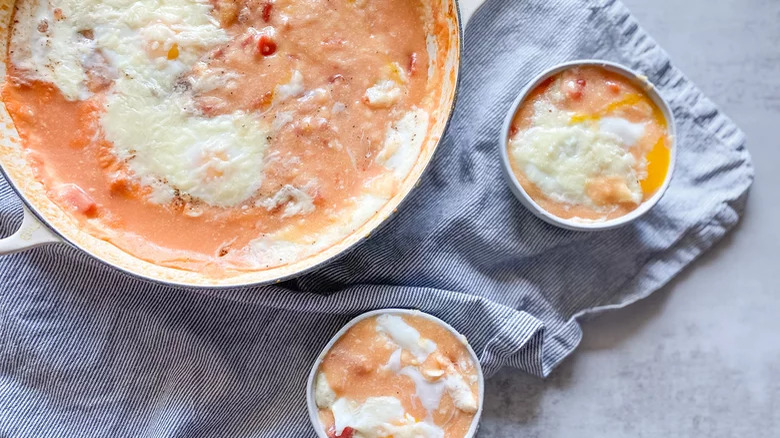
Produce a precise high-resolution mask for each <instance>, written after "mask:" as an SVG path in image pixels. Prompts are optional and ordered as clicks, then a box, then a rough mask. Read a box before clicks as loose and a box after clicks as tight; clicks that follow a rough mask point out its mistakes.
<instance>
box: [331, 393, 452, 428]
mask: <svg viewBox="0 0 780 438" xmlns="http://www.w3.org/2000/svg"><path fill="white" fill-rule="evenodd" d="M332 412H333V418H334V420H335V426H336V434H337V435H341V433H342V432H343V431H344V428H346V427H351V428H352V429H353V430H354V431H355V435H354V436H355V437H356V438H385V437H388V436H393V437H394V438H442V437H444V431H443V430H442V429H441V428H440V427H438V426H436V425H434V424H431V423H428V422H422V421H417V420H415V419H414V417H412V416H411V415H409V414H407V413H405V412H404V408H403V406H402V405H401V401H400V400H398V399H397V398H395V397H369V398H368V399H366V401H365V402H363V403H362V404H358V403H356V402H354V401H352V400H348V399H345V398H340V399H338V400H336V402H335V403H334V404H333V406H332Z"/></svg>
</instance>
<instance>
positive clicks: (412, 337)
mask: <svg viewBox="0 0 780 438" xmlns="http://www.w3.org/2000/svg"><path fill="white" fill-rule="evenodd" d="M376 323H377V331H379V332H380V333H384V334H385V335H387V336H388V337H389V338H390V340H392V342H394V343H395V344H396V345H398V346H399V347H401V348H403V349H404V350H406V351H408V352H410V353H412V355H414V357H415V358H416V359H417V361H419V362H420V363H422V362H424V361H425V359H427V358H428V355H430V354H431V353H433V352H434V351H436V343H435V342H433V341H431V340H430V339H424V338H423V337H421V336H420V332H418V331H417V330H415V328H414V327H412V326H410V325H409V324H407V323H406V322H405V321H404V320H403V318H401V317H400V316H395V315H387V314H385V315H381V316H380V317H378V318H377V319H376Z"/></svg>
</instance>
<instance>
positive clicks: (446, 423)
mask: <svg viewBox="0 0 780 438" xmlns="http://www.w3.org/2000/svg"><path fill="white" fill-rule="evenodd" d="M477 373H478V371H477V368H476V364H474V363H473V362H472V359H471V357H470V354H469V352H468V349H467V348H466V346H465V345H464V344H463V343H462V341H461V340H460V339H458V338H457V337H456V336H455V335H453V334H452V333H451V332H449V331H448V330H446V329H445V328H443V327H441V326H439V325H438V324H436V323H434V322H433V321H430V320H427V319H424V318H422V317H419V316H412V315H408V316H399V315H393V314H381V315H379V316H374V317H370V318H367V319H365V320H363V321H360V322H358V323H357V324H356V325H354V326H352V327H350V328H349V329H348V330H347V331H346V333H345V334H344V335H343V336H342V337H341V338H340V339H339V340H338V341H337V342H336V344H335V345H334V346H333V347H332V348H331V349H330V351H329V352H328V353H327V354H326V356H325V358H324V359H323V361H322V363H321V364H320V366H319V369H318V370H317V374H316V377H315V380H314V401H315V404H316V406H317V407H318V408H319V414H320V420H321V423H322V426H323V427H324V429H325V430H326V432H327V434H328V436H334V437H338V436H350V437H355V438H360V437H387V436H394V437H406V436H408V437H420V438H423V437H424V438H429V437H430V438H443V437H445V436H446V437H449V438H458V437H461V438H462V437H464V436H465V435H466V433H467V432H468V431H469V430H470V427H471V425H472V423H473V421H474V415H475V413H476V412H477V411H478V407H479V406H478V393H479V388H478V377H477Z"/></svg>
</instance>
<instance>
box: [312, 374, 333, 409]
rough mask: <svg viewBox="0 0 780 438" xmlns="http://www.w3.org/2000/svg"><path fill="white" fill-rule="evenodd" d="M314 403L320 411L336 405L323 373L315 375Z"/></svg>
mask: <svg viewBox="0 0 780 438" xmlns="http://www.w3.org/2000/svg"><path fill="white" fill-rule="evenodd" d="M314 401H315V403H317V407H318V408H320V409H328V408H330V407H331V406H333V403H336V393H335V392H333V389H331V387H330V384H329V383H328V378H327V377H325V374H324V373H319V374H317V380H316V382H315V384H314Z"/></svg>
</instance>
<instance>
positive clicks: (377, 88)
mask: <svg viewBox="0 0 780 438" xmlns="http://www.w3.org/2000/svg"><path fill="white" fill-rule="evenodd" d="M402 93H403V92H402V91H401V88H400V87H399V86H398V84H396V83H395V82H394V81H391V80H387V79H384V80H381V81H379V82H377V83H376V85H374V86H373V87H371V88H369V89H367V90H366V95H365V99H366V103H368V106H370V107H371V108H390V107H391V106H393V105H395V104H396V103H397V102H398V101H399V100H401V95H402Z"/></svg>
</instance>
